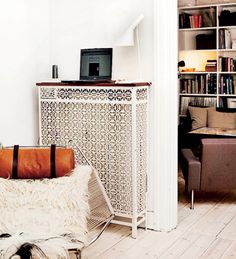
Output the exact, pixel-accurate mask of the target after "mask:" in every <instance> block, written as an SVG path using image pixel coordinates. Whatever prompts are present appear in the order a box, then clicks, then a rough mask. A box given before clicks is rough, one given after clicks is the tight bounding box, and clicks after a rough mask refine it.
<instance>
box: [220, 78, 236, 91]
mask: <svg viewBox="0 0 236 259" xmlns="http://www.w3.org/2000/svg"><path fill="white" fill-rule="evenodd" d="M219 92H220V94H236V79H234V78H233V77H232V76H221V77H220V86H219Z"/></svg>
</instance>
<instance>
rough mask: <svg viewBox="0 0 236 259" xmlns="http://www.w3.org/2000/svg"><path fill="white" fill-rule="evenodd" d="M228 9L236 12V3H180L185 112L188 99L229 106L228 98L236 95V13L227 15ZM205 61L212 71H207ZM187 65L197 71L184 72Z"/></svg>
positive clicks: (181, 87)
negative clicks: (229, 17) (187, 4)
mask: <svg viewBox="0 0 236 259" xmlns="http://www.w3.org/2000/svg"><path fill="white" fill-rule="evenodd" d="M226 11H227V12H226ZM229 12H230V14H232V13H236V3H219V4H209V5H198V6H181V7H179V61H182V60H183V61H185V67H183V68H180V73H179V74H180V80H179V99H180V101H179V104H180V115H182V116H184V115H185V113H184V112H186V107H183V105H185V106H186V105H188V102H192V103H195V104H196V105H203V106H211V105H216V106H217V107H224V108H227V107H225V105H227V98H233V97H234V98H236V17H235V19H231V20H230V19H228V18H225V17H226V16H225V15H228V13H229ZM232 15H233V14H232ZM233 42H234V43H235V44H234V46H233ZM233 47H234V48H233ZM206 65H207V70H212V72H210V71H209V72H208V71H204V69H205V67H206ZM187 68H192V69H195V70H196V71H193V72H181V69H183V70H184V69H187ZM214 70H215V71H214Z"/></svg>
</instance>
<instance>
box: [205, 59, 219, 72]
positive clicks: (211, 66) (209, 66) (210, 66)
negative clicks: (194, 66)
mask: <svg viewBox="0 0 236 259" xmlns="http://www.w3.org/2000/svg"><path fill="white" fill-rule="evenodd" d="M205 71H206V72H216V71H217V61H216V60H215V59H208V60H207V63H206V66H205Z"/></svg>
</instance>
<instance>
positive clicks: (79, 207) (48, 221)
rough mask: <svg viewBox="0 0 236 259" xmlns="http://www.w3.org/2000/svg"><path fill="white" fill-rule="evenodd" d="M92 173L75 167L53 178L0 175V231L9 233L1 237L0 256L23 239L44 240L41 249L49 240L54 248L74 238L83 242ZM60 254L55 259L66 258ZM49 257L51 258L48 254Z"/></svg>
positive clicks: (48, 243)
mask: <svg viewBox="0 0 236 259" xmlns="http://www.w3.org/2000/svg"><path fill="white" fill-rule="evenodd" d="M91 173H92V168H91V167H89V166H77V167H76V168H75V169H74V172H73V173H72V174H71V175H70V176H64V177H59V178H54V179H43V180H8V179H3V178H0V234H3V233H8V234H10V235H11V236H12V237H10V238H4V239H2V240H1V239H0V255H3V254H5V256H6V253H5V252H6V251H8V253H9V251H10V250H11V249H13V247H15V250H16V249H17V246H19V245H20V244H23V243H24V242H31V243H32V241H35V240H39V239H42V240H43V241H44V242H43V245H42V246H43V248H46V247H47V246H49V247H50V242H51V243H53V247H54V249H55V248H57V249H58V247H57V245H59V246H60V247H61V244H62V243H63V242H64V243H66V242H67V241H68V242H70V241H71V240H74V239H76V240H79V241H81V242H86V233H87V219H86V218H87V216H88V213H89V206H88V181H89V178H90V175H91ZM45 240H48V242H46V243H45ZM37 242H38V241H36V243H37ZM33 243H34V242H33ZM56 244H57V245H56ZM42 246H41V248H42ZM39 247H40V246H39ZM62 247H63V246H62ZM10 248H11V249H10ZM43 248H42V250H43ZM13 250H14V249H13ZM46 250H47V251H48V249H46ZM49 250H50V249H49ZM13 252H16V251H13ZM44 252H45V251H44ZM63 253H64V254H63ZM63 253H61V254H60V253H59V254H60V256H61V257H55V258H67V257H62V254H63V256H65V252H63ZM12 254H14V253H12ZM45 254H47V252H45ZM0 258H9V257H0ZM13 258H14V257H13ZM16 258H17V257H16ZM33 258H38V257H36V256H35V257H33ZM39 258H44V257H42V256H41V257H40V256H39ZM50 258H53V257H52V256H51V255H50Z"/></svg>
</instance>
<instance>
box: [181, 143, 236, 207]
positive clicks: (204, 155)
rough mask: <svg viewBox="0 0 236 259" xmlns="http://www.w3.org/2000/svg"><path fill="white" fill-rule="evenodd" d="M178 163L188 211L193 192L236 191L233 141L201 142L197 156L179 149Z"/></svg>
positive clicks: (192, 202)
mask: <svg viewBox="0 0 236 259" xmlns="http://www.w3.org/2000/svg"><path fill="white" fill-rule="evenodd" d="M181 164H182V171H183V175H184V179H185V188H186V191H187V192H188V193H191V205H190V208H191V209H193V208H194V191H219V190H223V189H236V139H224V138H221V139H202V140H201V155H200V157H199V158H198V157H196V156H195V155H194V154H193V152H192V150H191V149H181Z"/></svg>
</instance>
